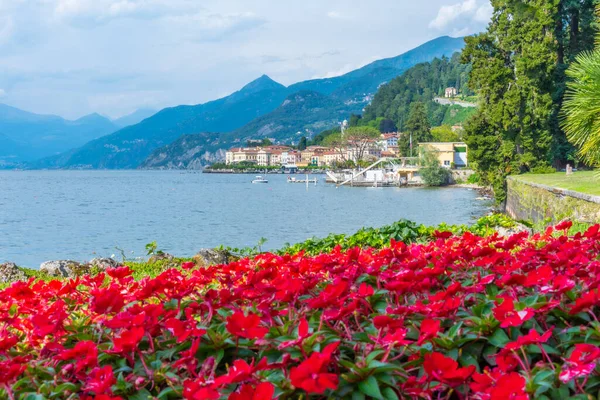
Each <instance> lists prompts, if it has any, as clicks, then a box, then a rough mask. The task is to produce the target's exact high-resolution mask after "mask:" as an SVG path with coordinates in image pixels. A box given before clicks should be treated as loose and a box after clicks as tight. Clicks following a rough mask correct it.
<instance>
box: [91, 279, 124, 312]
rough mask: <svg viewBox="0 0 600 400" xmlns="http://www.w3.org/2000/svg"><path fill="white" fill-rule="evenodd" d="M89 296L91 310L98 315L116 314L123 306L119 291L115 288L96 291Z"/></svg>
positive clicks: (122, 298)
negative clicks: (90, 297)
mask: <svg viewBox="0 0 600 400" xmlns="http://www.w3.org/2000/svg"><path fill="white" fill-rule="evenodd" d="M91 294H92V296H93V297H92V304H91V309H92V311H94V312H96V313H98V314H109V313H118V312H119V311H121V309H122V308H123V306H124V305H125V298H124V297H123V295H122V294H121V289H120V288H118V287H116V286H109V287H107V288H102V289H96V290H93V291H92V292H91Z"/></svg>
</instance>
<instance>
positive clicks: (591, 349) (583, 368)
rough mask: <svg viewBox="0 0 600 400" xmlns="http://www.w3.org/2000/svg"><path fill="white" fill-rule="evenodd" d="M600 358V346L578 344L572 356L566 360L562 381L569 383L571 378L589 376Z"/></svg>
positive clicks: (561, 375)
mask: <svg viewBox="0 0 600 400" xmlns="http://www.w3.org/2000/svg"><path fill="white" fill-rule="evenodd" d="M598 360H600V348H598V346H594V345H591V344H585V343H582V344H576V345H575V349H574V350H573V352H572V353H571V356H570V357H569V358H567V359H566V360H565V361H566V363H565V365H563V368H562V371H561V373H560V376H559V377H558V378H559V379H560V380H561V382H563V383H567V382H569V381H570V380H571V379H575V378H579V377H582V376H588V375H590V374H591V373H592V372H594V370H595V369H596V364H597V362H598Z"/></svg>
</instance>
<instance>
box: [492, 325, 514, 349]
mask: <svg viewBox="0 0 600 400" xmlns="http://www.w3.org/2000/svg"><path fill="white" fill-rule="evenodd" d="M488 341H489V342H490V343H491V344H493V345H494V346H496V347H504V346H505V345H506V343H508V342H510V339H509V337H508V335H507V334H506V332H504V329H502V328H498V329H496V331H495V332H494V333H493V334H492V336H490V337H489V339H488Z"/></svg>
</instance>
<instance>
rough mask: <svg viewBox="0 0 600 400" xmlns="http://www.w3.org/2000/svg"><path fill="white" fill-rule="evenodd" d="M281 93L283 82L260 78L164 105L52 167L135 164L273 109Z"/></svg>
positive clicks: (283, 91)
mask: <svg viewBox="0 0 600 400" xmlns="http://www.w3.org/2000/svg"><path fill="white" fill-rule="evenodd" d="M285 96H286V88H285V86H283V85H281V84H279V83H277V82H275V81H273V80H272V79H271V78H269V77H268V76H261V77H260V78H258V79H257V80H255V81H253V82H251V83H249V84H248V85H246V86H244V87H243V88H242V89H241V90H239V91H237V92H235V93H233V94H231V95H229V96H227V97H224V98H221V99H219V100H215V101H211V102H208V103H205V104H200V105H196V106H178V107H172V108H166V109H164V110H161V111H159V112H158V113H156V114H154V115H153V116H151V117H150V118H147V119H145V120H143V121H142V122H140V123H139V124H136V125H133V126H128V127H126V128H123V129H121V130H119V131H117V132H115V133H113V134H111V135H107V136H104V137H102V138H100V139H96V140H93V141H91V142H89V143H87V144H86V145H84V146H83V147H81V148H80V149H78V150H77V151H76V152H74V153H73V154H72V155H70V157H68V160H67V161H66V163H65V164H62V165H58V166H60V167H70V168H72V167H87V168H108V169H118V168H136V167H137V166H139V165H140V164H141V163H142V162H143V161H144V159H145V158H146V157H147V156H148V155H150V153H152V151H154V150H155V149H157V148H159V147H162V146H164V145H167V144H169V143H172V142H173V141H175V140H176V139H177V138H179V137H180V136H181V135H186V134H191V133H199V132H207V131H231V130H234V129H237V128H239V127H241V126H243V125H244V124H246V123H248V122H250V121H252V120H253V119H254V118H256V117H258V116H261V115H264V114H266V113H268V112H270V111H272V110H274V109H275V108H276V107H277V106H278V105H279V104H281V102H282V101H283V100H284V99H285Z"/></svg>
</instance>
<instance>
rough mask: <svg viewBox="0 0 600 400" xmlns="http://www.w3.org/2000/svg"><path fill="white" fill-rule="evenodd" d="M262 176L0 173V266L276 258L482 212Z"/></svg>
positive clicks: (465, 199) (449, 199)
mask: <svg viewBox="0 0 600 400" xmlns="http://www.w3.org/2000/svg"><path fill="white" fill-rule="evenodd" d="M318 177H319V183H318V185H317V186H313V185H310V186H309V187H308V188H307V187H306V186H305V185H302V184H289V183H287V182H286V176H285V175H268V179H269V183H268V184H252V183H251V182H250V181H251V180H252V178H253V176H251V175H221V174H201V173H189V172H181V171H0V262H2V261H13V262H15V263H17V264H19V265H22V266H28V267H32V268H37V267H38V266H39V264H40V263H41V262H43V261H47V260H58V259H74V260H80V261H83V260H88V259H90V258H93V257H95V256H99V255H102V256H111V255H113V254H115V255H117V257H120V256H119V254H120V252H119V250H117V248H120V249H123V251H125V253H126V255H127V256H128V258H129V257H131V258H133V257H141V256H145V251H144V247H145V245H146V244H147V243H149V242H152V241H156V242H157V244H158V248H159V249H161V250H163V251H166V252H169V253H172V254H175V255H179V256H191V255H193V254H195V253H196V252H197V251H198V250H199V249H201V248H204V247H215V246H218V245H221V244H224V245H228V246H232V247H243V246H254V245H256V244H257V243H258V241H259V240H260V238H261V237H265V238H267V239H268V241H267V242H266V244H265V245H264V246H263V248H266V249H274V248H278V247H281V246H282V245H283V244H285V243H295V242H299V241H302V240H305V239H307V238H309V237H312V236H326V235H327V234H329V233H331V232H336V233H352V232H354V231H356V230H357V229H359V228H360V227H363V226H373V227H377V226H382V225H386V224H389V223H392V222H394V221H396V220H398V219H401V218H408V219H411V220H414V221H417V222H419V223H424V224H438V223H440V222H448V223H456V224H460V223H470V222H472V221H473V220H474V219H476V218H478V217H480V216H482V215H484V214H485V213H486V212H487V211H488V210H489V206H490V204H489V203H487V202H484V201H480V200H476V198H477V197H478V194H477V192H476V191H473V190H468V189H462V188H441V189H427V188H352V187H343V188H339V189H336V188H335V186H334V185H331V184H325V183H324V178H323V175H318Z"/></svg>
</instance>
